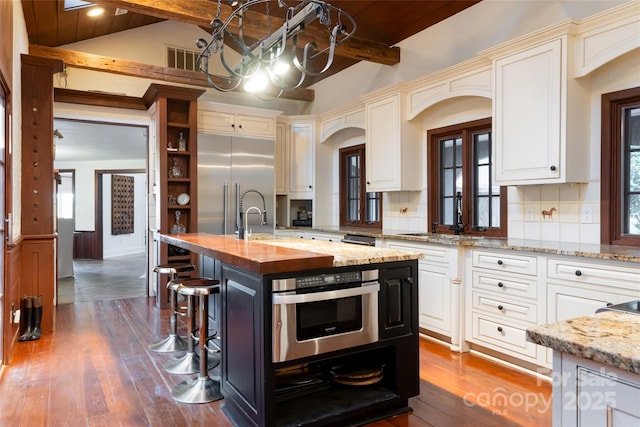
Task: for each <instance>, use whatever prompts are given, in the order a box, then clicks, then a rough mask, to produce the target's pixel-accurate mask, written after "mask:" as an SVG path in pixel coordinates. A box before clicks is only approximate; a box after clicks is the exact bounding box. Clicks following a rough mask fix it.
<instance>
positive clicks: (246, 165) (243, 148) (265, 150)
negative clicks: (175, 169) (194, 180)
mask: <svg viewBox="0 0 640 427" xmlns="http://www.w3.org/2000/svg"><path fill="white" fill-rule="evenodd" d="M274 150H275V144H274V141H273V140H272V139H257V138H256V139H254V138H246V137H236V136H224V135H209V134H202V133H201V134H198V231H199V232H205V233H212V234H229V235H233V234H234V233H237V232H238V228H239V227H242V226H243V225H244V223H245V221H246V223H247V228H248V230H250V231H251V232H252V233H269V234H273V233H274V231H275V209H274V207H275V174H274V169H273V168H274ZM240 207H241V208H242V209H240ZM249 208H252V209H250V210H249ZM256 208H257V209H256ZM247 210H249V213H248V214H246V215H245V213H246V212H247ZM265 220H266V221H265ZM264 222H266V225H265V224H263V223H264ZM248 230H247V231H248Z"/></svg>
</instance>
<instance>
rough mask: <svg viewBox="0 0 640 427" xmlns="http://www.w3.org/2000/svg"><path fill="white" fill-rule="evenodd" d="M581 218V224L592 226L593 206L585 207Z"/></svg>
mask: <svg viewBox="0 0 640 427" xmlns="http://www.w3.org/2000/svg"><path fill="white" fill-rule="evenodd" d="M580 217H581V218H580V222H582V223H583V224H591V223H592V222H593V208H592V207H591V206H583V207H582V213H581V215H580Z"/></svg>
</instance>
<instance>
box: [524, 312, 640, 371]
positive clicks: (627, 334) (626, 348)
mask: <svg viewBox="0 0 640 427" xmlns="http://www.w3.org/2000/svg"><path fill="white" fill-rule="evenodd" d="M527 340H529V341H531V342H533V343H536V344H540V345H542V346H545V347H549V348H552V349H554V350H557V351H561V352H563V353H568V354H571V355H573V356H576V357H582V358H584V359H589V360H593V361H594V362H598V363H602V364H604V365H608V366H613V367H614V368H618V369H622V370H625V371H629V372H633V373H635V374H640V316H639V315H637V314H631V313H622V312H614V311H606V312H602V313H598V314H594V315H590V316H584V317H577V318H574V319H570V320H564V321H561V322H555V323H549V324H546V325H540V326H536V327H533V328H529V329H527Z"/></svg>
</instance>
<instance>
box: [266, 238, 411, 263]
mask: <svg viewBox="0 0 640 427" xmlns="http://www.w3.org/2000/svg"><path fill="white" fill-rule="evenodd" d="M257 240H258V241H259V242H260V243H264V244H268V245H275V246H282V247H286V248H289V249H298V250H303V251H310V252H316V253H321V254H326V255H333V266H334V267H343V266H346V265H361V264H375V263H380V262H394V261H408V260H412V259H420V258H422V257H423V254H421V253H419V252H409V251H401V250H396V249H389V248H377V247H374V246H362V245H349V244H344V243H339V242H325V241H320V240H307V239H281V238H279V239H275V240H269V239H257Z"/></svg>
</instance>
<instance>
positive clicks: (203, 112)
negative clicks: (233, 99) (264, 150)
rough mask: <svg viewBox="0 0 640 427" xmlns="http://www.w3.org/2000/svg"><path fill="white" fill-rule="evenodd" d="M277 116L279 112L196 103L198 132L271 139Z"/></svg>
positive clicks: (273, 136) (211, 103)
mask: <svg viewBox="0 0 640 427" xmlns="http://www.w3.org/2000/svg"><path fill="white" fill-rule="evenodd" d="M279 114H280V111H271V110H261V109H257V108H245V107H237V106H233V105H226V104H217V103H213V102H202V103H198V131H199V132H202V133H209V134H216V135H243V136H249V137H255V138H268V139H273V138H275V128H276V121H275V117H276V116H277V115H279Z"/></svg>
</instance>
